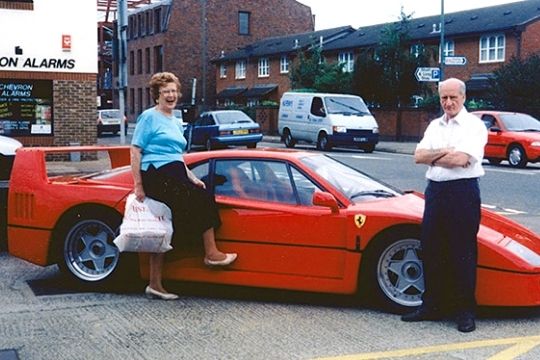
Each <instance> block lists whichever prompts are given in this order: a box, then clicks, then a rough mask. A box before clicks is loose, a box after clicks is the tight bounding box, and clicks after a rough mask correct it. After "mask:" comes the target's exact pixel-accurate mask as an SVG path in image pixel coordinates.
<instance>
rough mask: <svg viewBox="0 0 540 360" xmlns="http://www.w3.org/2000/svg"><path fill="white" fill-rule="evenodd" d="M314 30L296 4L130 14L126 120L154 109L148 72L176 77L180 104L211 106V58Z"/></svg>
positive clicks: (281, 1) (164, 8)
mask: <svg viewBox="0 0 540 360" xmlns="http://www.w3.org/2000/svg"><path fill="white" fill-rule="evenodd" d="M203 19H204V20H203ZM313 26H314V25H313V16H312V14H311V9H310V8H309V7H308V6H305V5H303V4H300V3H299V2H297V1H294V0H264V1H262V0H258V1H253V0H229V1H221V0H205V1H201V0H182V1H179V0H163V1H160V2H156V3H153V4H151V5H147V6H144V7H141V8H139V9H136V10H133V11H129V12H128V90H127V103H126V109H127V115H128V118H129V120H130V121H134V119H135V118H136V116H137V115H138V114H139V113H140V112H141V111H142V110H143V109H145V108H147V107H149V106H152V105H153V103H152V101H151V97H150V94H149V88H148V80H149V78H150V76H151V74H152V73H154V72H157V71H171V72H173V73H175V74H177V75H178V76H179V78H180V81H181V83H182V93H183V97H182V99H181V103H182V104H183V105H197V106H200V107H203V108H204V107H209V106H213V105H214V104H215V90H216V80H215V79H216V78H215V69H214V65H213V64H212V63H211V59H214V58H217V57H218V56H219V55H220V54H221V53H227V52H229V51H232V50H236V49H237V48H239V47H242V46H245V45H247V44H249V43H252V42H254V41H257V40H259V39H262V38H267V37H273V36H279V35H284V34H290V33H299V32H308V31H313ZM115 74H117V70H115Z"/></svg>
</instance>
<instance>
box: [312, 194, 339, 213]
mask: <svg viewBox="0 0 540 360" xmlns="http://www.w3.org/2000/svg"><path fill="white" fill-rule="evenodd" d="M311 202H312V203H313V205H316V206H324V207H328V208H330V210H332V214H337V213H338V212H339V206H338V202H337V200H336V198H335V197H334V195H332V194H330V193H327V192H322V191H315V192H314V193H313V199H312V201H311Z"/></svg>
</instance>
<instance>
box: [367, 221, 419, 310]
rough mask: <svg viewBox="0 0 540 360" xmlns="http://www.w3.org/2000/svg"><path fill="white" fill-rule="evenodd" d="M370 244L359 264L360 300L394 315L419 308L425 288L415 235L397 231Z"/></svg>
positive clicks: (417, 238) (416, 234)
mask: <svg viewBox="0 0 540 360" xmlns="http://www.w3.org/2000/svg"><path fill="white" fill-rule="evenodd" d="M373 241H375V242H374V243H373V244H371V245H370V246H369V247H368V249H367V252H366V254H365V255H364V256H365V258H364V259H365V260H363V264H362V272H361V280H360V284H359V289H360V294H361V296H362V298H363V299H364V300H367V302H368V303H369V304H371V305H373V306H375V307H377V308H381V309H383V310H385V311H389V312H393V313H404V312H407V311H411V310H412V309H414V308H416V307H418V306H420V305H421V304H422V294H423V293H424V289H425V288H424V273H423V268H422V261H421V249H420V240H419V235H418V232H417V231H414V230H411V231H407V230H405V231H399V232H394V233H392V234H387V235H385V236H382V237H379V238H377V239H374V240H373Z"/></svg>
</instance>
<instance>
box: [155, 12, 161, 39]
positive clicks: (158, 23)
mask: <svg viewBox="0 0 540 360" xmlns="http://www.w3.org/2000/svg"><path fill="white" fill-rule="evenodd" d="M154 32H155V33H156V34H157V33H160V32H161V9H156V11H154Z"/></svg>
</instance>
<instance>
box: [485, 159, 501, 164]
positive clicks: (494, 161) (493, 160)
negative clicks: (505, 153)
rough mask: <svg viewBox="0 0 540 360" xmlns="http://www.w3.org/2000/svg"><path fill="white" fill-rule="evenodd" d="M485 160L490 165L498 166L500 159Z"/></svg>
mask: <svg viewBox="0 0 540 360" xmlns="http://www.w3.org/2000/svg"><path fill="white" fill-rule="evenodd" d="M487 160H488V161H489V163H490V164H491V165H499V164H500V163H501V159H495V158H488V159H487Z"/></svg>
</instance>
